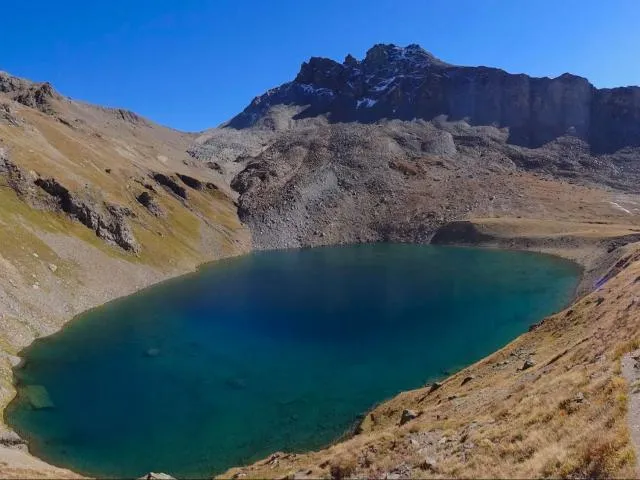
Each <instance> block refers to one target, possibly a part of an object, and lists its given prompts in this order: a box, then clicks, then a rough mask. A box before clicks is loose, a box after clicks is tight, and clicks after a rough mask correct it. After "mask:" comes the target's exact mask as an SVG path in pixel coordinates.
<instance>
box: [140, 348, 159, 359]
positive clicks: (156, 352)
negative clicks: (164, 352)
mask: <svg viewBox="0 0 640 480" xmlns="http://www.w3.org/2000/svg"><path fill="white" fill-rule="evenodd" d="M144 354H145V355H146V356H147V357H157V356H158V355H160V349H159V348H150V349H148V350H147V351H146V352H144Z"/></svg>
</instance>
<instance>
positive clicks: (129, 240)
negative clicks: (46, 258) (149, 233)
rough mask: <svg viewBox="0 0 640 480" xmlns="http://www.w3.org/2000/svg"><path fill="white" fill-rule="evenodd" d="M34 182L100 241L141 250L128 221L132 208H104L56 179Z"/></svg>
mask: <svg viewBox="0 0 640 480" xmlns="http://www.w3.org/2000/svg"><path fill="white" fill-rule="evenodd" d="M34 183H35V184H36V185H37V186H38V187H40V188H41V189H42V190H44V191H45V192H46V193H48V194H49V195H50V196H51V197H52V199H53V201H54V203H55V204H56V205H57V206H58V207H59V209H60V210H62V211H63V212H65V213H67V214H69V215H70V216H71V217H72V218H75V219H76V220H78V221H79V222H80V223H82V224H83V225H85V226H86V227H87V228H90V229H91V230H93V231H95V233H96V235H97V236H98V237H99V238H101V239H103V240H105V241H106V242H108V243H112V244H114V245H118V246H119V247H121V248H123V249H124V250H126V251H130V252H133V253H138V252H139V251H140V246H139V245H138V242H137V241H136V239H135V237H134V236H133V233H132V232H131V228H130V227H129V224H128V223H127V221H126V218H127V217H131V216H133V212H132V211H131V210H130V209H129V208H126V207H121V206H118V205H112V204H109V203H104V205H102V206H101V205H99V204H98V203H97V202H92V201H91V200H89V199H81V198H80V197H79V196H77V195H75V194H73V193H72V192H70V191H69V190H68V189H67V188H66V187H64V186H63V185H61V184H60V183H59V182H58V181H57V180H56V179H54V178H46V179H45V178H38V179H36V180H35V182H34Z"/></svg>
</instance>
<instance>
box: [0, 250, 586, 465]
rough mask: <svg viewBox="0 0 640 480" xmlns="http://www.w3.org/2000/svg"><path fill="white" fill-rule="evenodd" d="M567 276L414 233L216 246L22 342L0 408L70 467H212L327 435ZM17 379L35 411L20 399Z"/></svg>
mask: <svg viewBox="0 0 640 480" xmlns="http://www.w3.org/2000/svg"><path fill="white" fill-rule="evenodd" d="M579 275H580V270H579V269H578V268H577V266H576V265H574V264H572V263H570V262H566V261H563V260H560V259H558V258H555V257H550V256H545V255H536V254H531V253H522V252H512V251H499V250H484V249H472V248H453V247H437V246H424V245H422V246H421V245H393V244H391V245H389V244H379V245H358V246H347V247H328V248H318V249H307V250H288V251H276V252H260V253H254V254H251V255H247V256H244V257H239V258H235V259H229V260H224V261H221V262H218V263H216V264H213V265H211V266H208V267H206V268H204V269H202V270H201V271H199V272H198V273H196V274H193V275H189V276H186V277H183V278H180V279H176V280H172V281H169V282H166V283H163V284H161V285H159V286H156V287H153V288H151V289H148V290H146V291H143V292H141V293H139V294H136V295H133V296H131V297H128V298H125V299H122V300H118V301H115V302H112V303H110V304H108V305H106V306H104V307H101V308H98V309H95V310H92V311H90V312H88V313H86V314H84V315H81V316H80V317H79V318H77V319H76V320H74V321H73V322H71V323H70V324H69V325H68V326H67V327H65V328H64V329H63V330H62V331H61V332H59V333H57V334H55V335H53V336H51V337H48V338H45V339H42V340H39V341H37V342H35V343H34V344H33V345H32V346H31V347H29V348H28V349H27V350H26V351H25V352H23V354H24V357H25V359H26V363H25V365H24V366H23V367H22V368H19V369H17V370H16V378H17V384H18V390H19V396H18V397H17V399H16V400H15V401H14V402H13V403H12V404H11V406H10V408H9V409H8V411H7V414H6V417H7V418H6V420H7V421H8V423H9V424H10V425H11V426H13V427H14V428H15V429H16V430H17V431H18V432H19V433H21V434H22V435H23V436H24V437H25V438H27V439H28V440H29V441H30V448H31V451H32V452H33V453H35V454H36V455H38V456H40V457H41V458H43V459H45V460H46V461H49V462H50V463H53V464H55V465H61V466H64V467H68V468H71V469H73V470H76V471H79V472H82V473H85V474H90V475H94V476H101V477H124V476H126V477H139V476H141V475H142V474H144V473H146V472H148V471H156V472H157V471H162V472H166V473H170V474H172V475H174V476H177V477H202V476H211V474H213V473H220V472H221V471H224V470H225V469H227V468H228V467H231V466H234V465H239V464H245V463H248V462H252V461H254V460H257V459H259V458H262V457H264V456H266V455H268V454H269V453H272V452H274V451H278V450H284V451H304V450H308V449H315V448H319V447H322V446H324V445H327V444H328V443H330V442H332V441H334V440H335V439H337V438H338V437H340V436H341V435H342V434H344V433H345V432H346V431H347V430H348V429H349V428H350V427H351V426H353V424H354V422H356V420H357V419H358V415H360V414H363V413H365V412H366V411H367V409H369V408H371V407H372V406H373V405H374V404H376V403H378V402H380V401H382V400H384V399H386V398H389V397H390V396H393V395H394V394H396V393H398V392H399V391H401V390H406V389H411V388H416V387H419V386H421V385H423V384H424V383H425V382H427V381H429V380H432V379H435V378H437V377H441V376H443V375H445V373H446V372H452V371H454V370H456V369H459V368H462V367H464V366H466V365H469V364H470V363H472V362H474V361H476V360H478V359H480V358H482V357H483V356H485V355H487V354H489V353H491V352H493V351H495V350H496V349H498V348H500V347H502V346H503V345H505V344H506V343H508V342H509V341H510V340H512V339H513V338H515V337H516V336H517V335H519V334H520V333H522V332H524V331H526V330H527V328H528V327H529V326H530V325H531V324H532V323H534V322H537V321H539V320H540V319H541V318H543V317H544V316H546V315H548V314H551V313H553V312H555V311H557V310H559V309H561V308H562V307H563V306H564V305H565V304H566V303H567V302H568V301H569V300H570V299H571V296H572V295H573V293H574V290H575V287H576V285H577V282H578V281H579ZM34 385H37V386H43V387H45V388H46V391H47V393H48V395H49V397H50V400H51V402H52V403H53V407H52V408H40V409H36V408H34V407H33V404H32V402H31V401H29V400H28V398H27V397H28V395H27V391H28V390H29V389H31V390H33V388H32V386H34ZM37 388H39V387H37ZM40 390H42V389H40Z"/></svg>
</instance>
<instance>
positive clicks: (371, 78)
mask: <svg viewBox="0 0 640 480" xmlns="http://www.w3.org/2000/svg"><path fill="white" fill-rule="evenodd" d="M285 104H288V105H291V104H292V105H301V106H305V109H304V110H303V111H302V112H301V113H299V114H298V116H297V118H310V117H314V116H317V115H327V117H328V118H329V119H330V121H332V122H345V121H358V122H376V121H379V120H381V119H384V118H386V119H391V118H397V119H402V120H412V119H414V118H421V119H425V120H432V119H434V118H436V117H438V116H441V115H444V116H446V117H447V118H448V120H450V121H456V120H465V121H467V122H469V123H470V124H471V125H492V126H496V127H499V128H502V127H506V128H509V131H510V135H509V143H512V144H515V145H519V146H524V147H528V148H537V147H540V146H542V145H544V144H546V143H548V142H550V141H553V140H555V139H557V138H559V137H562V136H563V135H572V136H575V137H577V138H579V139H582V140H584V141H586V142H588V143H589V144H590V146H591V148H592V150H593V152H595V153H613V152H615V151H617V150H619V149H620V148H623V147H637V146H640V88H638V87H624V88H616V89H602V90H598V89H596V88H595V87H594V86H593V85H591V83H589V81H588V80H586V79H585V78H582V77H578V76H575V75H571V74H563V75H561V76H559V77H557V78H534V77H529V76H528V75H522V74H520V75H514V74H510V73H507V72H505V71H503V70H500V69H497V68H489V67H459V66H454V65H450V64H447V63H445V62H443V61H441V60H439V59H437V58H436V57H434V56H433V55H431V54H430V53H428V52H426V51H425V50H423V49H422V48H420V47H419V46H418V45H409V46H408V47H404V48H402V47H397V46H395V45H375V46H374V47H372V48H371V49H370V50H369V51H368V52H367V55H366V57H365V58H364V59H363V60H362V61H358V60H356V59H354V58H353V57H351V56H349V57H348V59H346V60H345V62H344V63H338V62H336V61H334V60H330V59H326V58H317V57H314V58H311V59H310V60H309V61H308V62H305V63H304V64H303V65H302V67H301V69H300V73H298V75H297V77H296V78H295V80H294V81H293V82H289V83H286V84H284V85H282V86H280V87H278V88H275V89H272V90H269V91H268V92H267V93H265V94H264V95H262V96H260V97H257V98H256V99H254V101H253V102H252V103H251V104H250V105H249V106H248V107H247V108H246V109H245V110H244V111H243V112H242V113H240V114H239V115H238V116H236V117H235V118H233V119H232V120H231V121H230V122H229V126H231V127H234V128H246V127H249V126H251V125H254V124H256V122H258V121H259V120H260V119H261V118H262V117H264V116H265V114H266V112H267V111H268V110H269V109H270V108H272V107H273V106H275V105H285Z"/></svg>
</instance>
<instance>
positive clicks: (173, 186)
mask: <svg viewBox="0 0 640 480" xmlns="http://www.w3.org/2000/svg"><path fill="white" fill-rule="evenodd" d="M151 177H152V178H153V179H154V180H155V181H156V182H157V183H158V184H160V185H162V186H163V187H165V189H167V190H168V191H169V192H171V193H173V194H174V195H177V196H178V197H180V198H182V199H183V200H186V199H187V191H186V189H185V188H184V187H183V186H182V185H180V184H179V183H178V182H177V181H176V180H175V179H174V178H172V177H170V176H169V175H165V174H164V173H153V174H152V175H151Z"/></svg>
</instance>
